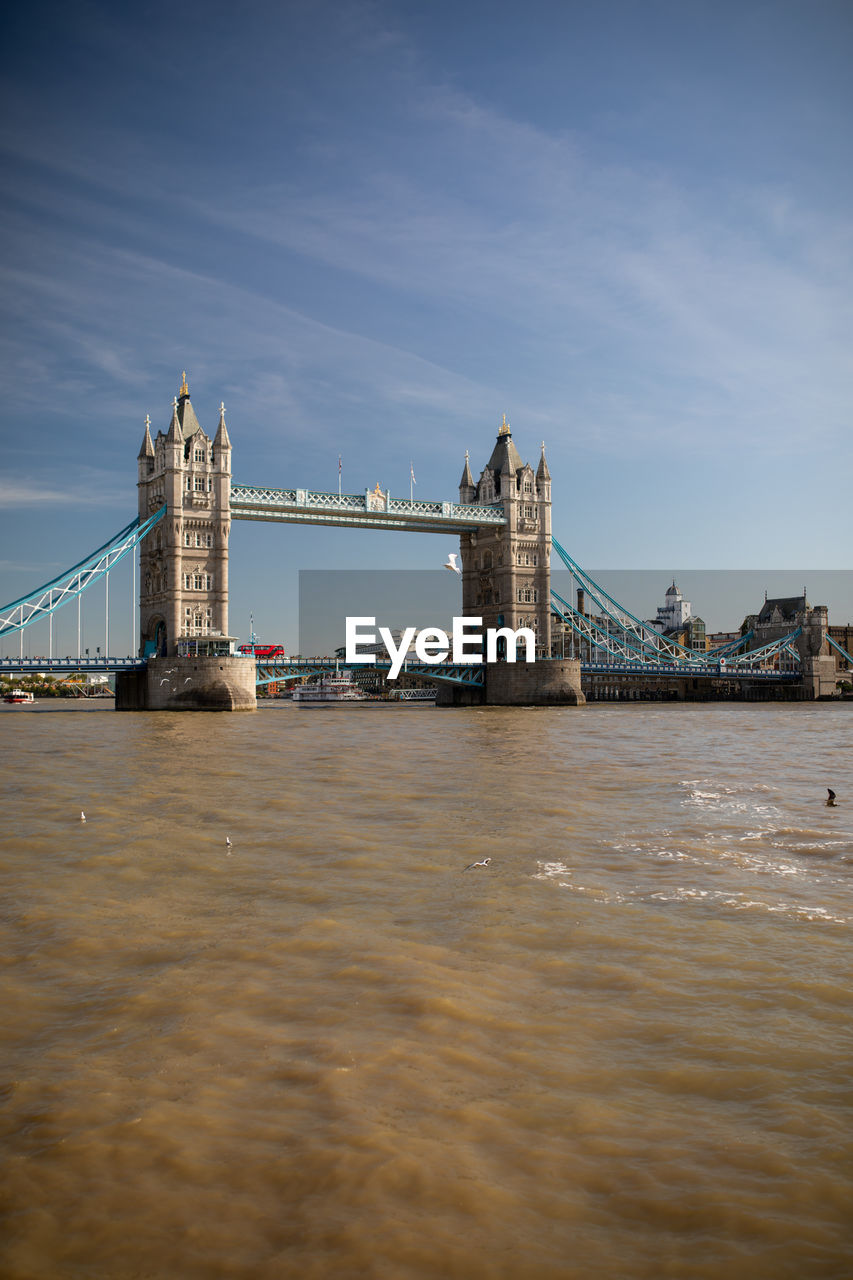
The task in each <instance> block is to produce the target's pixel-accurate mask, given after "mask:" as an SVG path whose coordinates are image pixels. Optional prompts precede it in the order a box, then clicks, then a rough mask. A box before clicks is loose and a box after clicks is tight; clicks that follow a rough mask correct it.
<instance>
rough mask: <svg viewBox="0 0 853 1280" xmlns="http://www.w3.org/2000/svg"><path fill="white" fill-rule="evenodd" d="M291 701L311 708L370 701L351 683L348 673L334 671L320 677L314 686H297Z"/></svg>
mask: <svg viewBox="0 0 853 1280" xmlns="http://www.w3.org/2000/svg"><path fill="white" fill-rule="evenodd" d="M293 701H294V702H298V703H299V704H300V705H301V706H313V705H315V704H316V703H321V702H370V701H371V699H370V698H369V697H368V695H367V694H366V693H365V692H364V690H363V689H359V687H358V685H357V684H355V683H354V682H353V680H352V678H351V676H350V673H349V671H336V672H335V673H334V674H329V675H327V676H321V677H320V679H319V680H318V681H317V682H316V683H315V684H302V685H299V686H298V687H297V688H296V689H294V690H293Z"/></svg>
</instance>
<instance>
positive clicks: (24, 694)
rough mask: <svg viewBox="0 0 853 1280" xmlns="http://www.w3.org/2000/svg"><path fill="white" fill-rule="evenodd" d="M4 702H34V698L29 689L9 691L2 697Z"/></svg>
mask: <svg viewBox="0 0 853 1280" xmlns="http://www.w3.org/2000/svg"><path fill="white" fill-rule="evenodd" d="M3 701H4V702H35V696H34V694H32V693H31V692H30V690H29V689H10V690H9V692H8V693H7V694H4V695H3Z"/></svg>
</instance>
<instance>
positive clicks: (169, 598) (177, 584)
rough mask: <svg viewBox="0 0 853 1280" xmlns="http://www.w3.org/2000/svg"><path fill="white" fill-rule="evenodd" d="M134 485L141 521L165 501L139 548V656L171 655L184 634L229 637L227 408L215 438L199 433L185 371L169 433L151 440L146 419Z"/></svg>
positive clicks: (174, 404)
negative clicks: (162, 516) (163, 511)
mask: <svg viewBox="0 0 853 1280" xmlns="http://www.w3.org/2000/svg"><path fill="white" fill-rule="evenodd" d="M137 487H138V492H139V515H140V517H141V518H142V519H147V518H148V516H149V515H151V514H152V513H153V512H154V511H157V510H158V509H159V508H160V507H161V506H162V505H163V503H164V502H165V504H166V517H165V519H163V520H162V521H161V522H160V524H159V525H158V526H157V527H156V529H154V530H152V533H151V534H150V535H149V537H147V538H146V539H145V540H144V542H143V543H142V544H141V549H140V573H139V613H140V643H141V651H142V654H143V655H145V654H148V655H151V654H154V653H156V654H163V655H173V654H174V653H175V652H176V651H177V643H178V640H180V639H182V638H186V637H201V636H215V635H217V634H219V635H223V636H226V635H227V634H228V539H229V536H230V532H231V441H230V439H229V436H228V432H227V430H226V427H225V406H224V405H221V406H220V412H219V426H218V429H217V432H216V436H215V438H214V439H213V440H211V438H210V436H208V435H207V434H206V433H205V431H203V430H202V427H201V424H200V423H199V420H198V418H197V417H196V414H195V410H194V409H193V406H192V401H191V400H190V392H189V386H188V384H187V375H186V373H184V374H183V376H182V379H181V385H180V389H179V393H178V395H177V396H175V398H174V401H173V402H172V416H171V419H170V422H169V426H168V428H167V430H166V431H165V432H163V431H160V432H158V433H157V438H156V440H154V441H152V439H151V431H150V425H149V420H146V427H145V436H144V437H143V441H142V448H141V449H140V451H139V456H138V481H137Z"/></svg>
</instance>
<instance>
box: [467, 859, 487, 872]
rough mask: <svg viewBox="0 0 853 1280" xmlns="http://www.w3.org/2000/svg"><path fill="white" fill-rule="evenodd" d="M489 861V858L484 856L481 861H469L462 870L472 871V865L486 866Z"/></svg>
mask: <svg viewBox="0 0 853 1280" xmlns="http://www.w3.org/2000/svg"><path fill="white" fill-rule="evenodd" d="M490 862H491V858H484V859H483V861H482V862H469V863H468V866H467V867H463V868H462V870H463V871H472V870H473V869H474V867H487V866H488V865H489V863H490Z"/></svg>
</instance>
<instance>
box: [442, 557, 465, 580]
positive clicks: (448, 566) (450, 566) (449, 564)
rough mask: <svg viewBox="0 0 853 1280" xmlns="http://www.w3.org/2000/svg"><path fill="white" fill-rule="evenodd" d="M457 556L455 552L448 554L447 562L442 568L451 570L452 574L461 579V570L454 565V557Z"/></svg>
mask: <svg viewBox="0 0 853 1280" xmlns="http://www.w3.org/2000/svg"><path fill="white" fill-rule="evenodd" d="M457 554H458V553H457V552H456V551H451V552H450V554H449V555H448V557H447V562H446V564H445V565H444V568H445V569H450V570H451V572H453V573H458V574H459V576H460V578H461V577H462V570H461V569H460V568H459V565H458V564H457V563H456V556H457Z"/></svg>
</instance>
